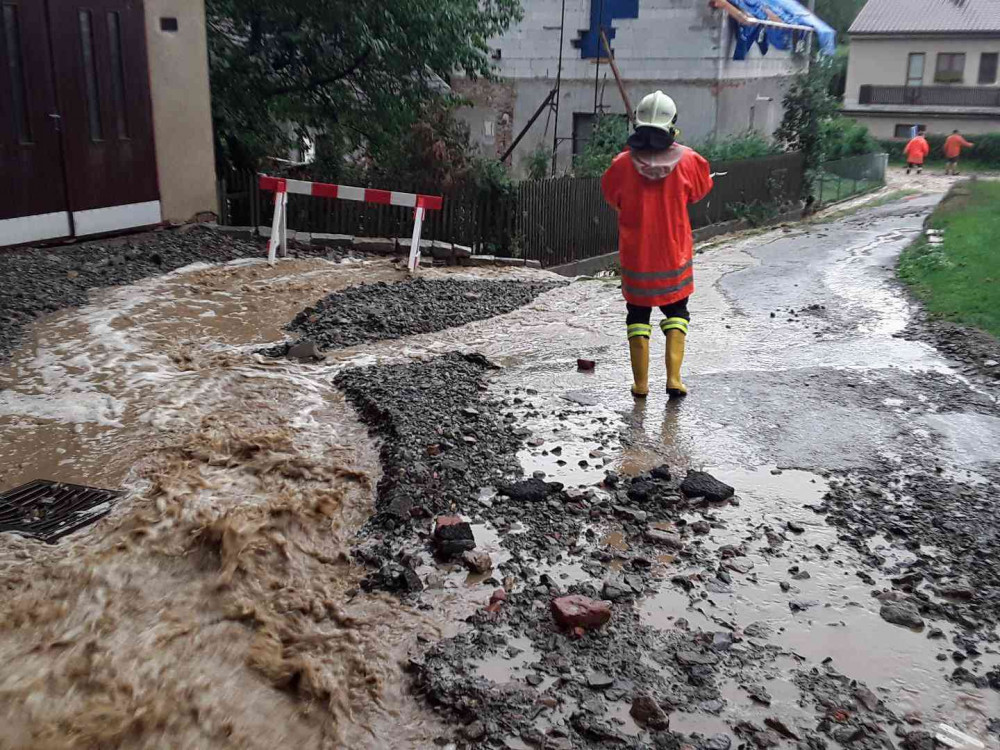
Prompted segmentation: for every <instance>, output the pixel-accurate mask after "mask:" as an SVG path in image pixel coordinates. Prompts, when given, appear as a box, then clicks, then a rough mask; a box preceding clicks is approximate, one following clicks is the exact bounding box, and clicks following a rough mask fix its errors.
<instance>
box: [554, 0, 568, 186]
mask: <svg viewBox="0 0 1000 750" xmlns="http://www.w3.org/2000/svg"><path fill="white" fill-rule="evenodd" d="M565 30H566V0H562V15H560V17H559V66H558V67H557V68H556V99H555V103H554V106H555V109H556V116H555V127H554V128H553V130H552V176H553V177H555V176H556V155H557V151H558V149H559V100H560V99H561V98H562V63H563V32H564V31H565Z"/></svg>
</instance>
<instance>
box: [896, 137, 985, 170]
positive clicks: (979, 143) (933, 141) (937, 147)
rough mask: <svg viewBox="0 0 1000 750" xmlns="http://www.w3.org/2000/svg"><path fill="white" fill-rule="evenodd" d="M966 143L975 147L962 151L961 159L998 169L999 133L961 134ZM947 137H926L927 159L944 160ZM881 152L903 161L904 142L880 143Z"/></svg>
mask: <svg viewBox="0 0 1000 750" xmlns="http://www.w3.org/2000/svg"><path fill="white" fill-rule="evenodd" d="M962 135H963V136H964V137H965V139H966V140H967V141H972V142H973V143H974V144H976V145H975V146H973V147H972V148H966V149H962V158H963V159H970V160H971V161H975V162H979V163H980V164H984V165H986V166H990V167H1000V133H985V134H983V135H970V134H968V133H962ZM947 137H948V135H946V134H940V133H931V134H928V135H927V142H928V143H930V145H931V153H930V156H929V157H928V158H929V159H931V160H932V161H939V160H943V159H944V141H945V139H946V138H947ZM880 143H881V145H882V150H883V151H885V152H886V153H887V154H889V158H890V159H892V160H893V161H903V148H904V147H905V146H906V141H902V140H901V141H896V140H891V141H880Z"/></svg>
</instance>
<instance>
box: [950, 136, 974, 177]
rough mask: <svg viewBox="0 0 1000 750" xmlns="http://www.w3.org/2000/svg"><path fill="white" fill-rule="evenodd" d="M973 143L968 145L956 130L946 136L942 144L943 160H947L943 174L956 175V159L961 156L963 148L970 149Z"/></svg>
mask: <svg viewBox="0 0 1000 750" xmlns="http://www.w3.org/2000/svg"><path fill="white" fill-rule="evenodd" d="M975 145H976V144H975V143H969V142H968V141H967V140H965V139H964V138H963V137H962V134H961V133H959V132H958V131H957V130H956V131H955V132H953V133H952V134H951V135H949V136H948V139H947V140H946V141H945V142H944V158H945V159H947V160H948V163H947V164H945V167H944V173H945V174H953V175H957V174H958V157H960V156H961V155H962V149H963V148H972V147H973V146H975Z"/></svg>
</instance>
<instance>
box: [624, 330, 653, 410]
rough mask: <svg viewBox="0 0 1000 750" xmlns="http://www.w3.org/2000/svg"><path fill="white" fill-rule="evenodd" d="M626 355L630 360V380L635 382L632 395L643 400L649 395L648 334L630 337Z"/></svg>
mask: <svg viewBox="0 0 1000 750" xmlns="http://www.w3.org/2000/svg"><path fill="white" fill-rule="evenodd" d="M646 328H647V329H648V328H649V326H646ZM630 333H631V331H630ZM628 354H629V357H630V358H631V360H632V379H633V380H634V381H635V382H634V384H633V385H632V395H633V396H635V397H636V398H645V397H646V396H647V395H649V334H648V333H647V334H646V335H630V336H629V339H628Z"/></svg>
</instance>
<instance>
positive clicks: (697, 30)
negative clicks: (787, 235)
mask: <svg viewBox="0 0 1000 750" xmlns="http://www.w3.org/2000/svg"><path fill="white" fill-rule="evenodd" d="M590 4H591V0H566V24H565V29H566V32H565V34H564V39H563V68H562V86H561V95H560V100H559V126H558V134H557V135H558V138H559V140H560V145H559V147H558V150H557V153H558V166H557V171H560V172H563V171H567V170H568V169H569V168H570V166H571V163H572V137H573V120H574V118H573V114H574V113H580V114H592V113H593V112H594V90H595V72H596V73H598V82H597V92H598V100H599V102H600V101H603V104H604V111H605V112H611V113H624V112H625V107H624V105H623V104H622V101H621V97H620V96H619V93H618V89H617V86H616V85H615V80H614V76H613V74H612V72H611V70H610V68H609V66H608V65H607V64H602V65H601V66H600V68H599V69H598V68H597V66H596V64H595V62H594V60H591V59H583V58H582V57H581V53H580V50H579V49H577V48H576V47H575V46H573V41H574V40H576V39H577V38H578V36H579V33H578V32H579V30H580V29H586V28H587V27H588V26H589V25H590ZM524 6H525V8H524V11H525V17H524V19H523V20H522V21H521V22H520V23H519V24H517V25H516V26H515V27H514V28H512V29H511V30H510V32H508V33H507V34H505V35H504V36H503V37H502V38H500V39H496V40H494V41H493V42H491V47H492V48H493V49H494V50H496V51H498V54H499V60H498V62H497V73H498V74H499V75H500V76H503V77H504V79H505V82H506V83H505V84H504V85H505V86H507V88H506V90H505V94H504V97H501V99H502V100H503V102H504V104H505V105H506V106H508V107H509V108H508V109H503V110H499V109H497V108H496V103H495V101H493V100H495V99H496V91H493V90H489V91H487V90H484V89H483V87H482V86H481V85H475V86H474V87H470V86H466V85H465V84H463V82H462V81H461V80H459V81H456V82H454V88H455V89H456V90H457V91H458V92H460V93H463V94H465V95H466V96H468V97H469V98H470V99H471V100H472V101H473V102H474V104H473V106H471V107H469V108H467V109H466V110H464V112H463V117H464V119H466V121H467V122H468V123H469V125H470V130H471V134H472V138H473V140H474V142H476V143H478V144H479V145H480V148H481V150H482V152H483V153H484V154H487V155H494V154H497V153H499V152H502V151H503V149H502V148H498V138H499V135H497V136H494V137H493V138H490V137H489V136H487V135H485V134H486V133H487V132H488V131H489V129H490V128H491V127H492V128H493V129H494V131H495V132H496V133H498V134H499V132H500V128H501V126H502V125H506V124H507V123H508V122H509V123H510V124H511V126H512V127H511V130H512V136H516V134H517V133H519V132H520V131H521V129H522V128H523V127H524V125H525V124H526V123H527V121H528V120H529V118H530V117H531V115H532V113H534V111H535V109H536V108H537V107H538V105H539V104H540V103H541V102H542V101H543V100H544V98H545V96H546V94H548V92H549V91H550V90H552V89H553V88H555V85H556V72H557V70H558V66H559V24H560V7H561V4H560V2H559V1H558V0H525V2H524ZM613 27H614V29H615V38H614V39H613V40H612V42H611V45H612V48H613V49H614V52H615V60H616V61H617V63H618V67H619V69H620V71H621V74H622V77H623V78H624V79H625V81H626V83H627V90H628V92H629V96H630V98H631V100H632V104H633V106H634V105H635V104H637V103H638V101H639V99H641V98H642V97H643V96H645V95H646V94H648V93H650V92H651V91H655V90H656V89H662V90H663V91H665V92H666V93H667V94H669V95H670V96H671V97H673V98H674V100H675V101H676V102H677V106H678V112H679V118H678V125H679V127H680V128H681V129H682V131H683V140H684V141H686V142H688V143H694V142H698V141H703V140H705V139H707V138H710V137H724V136H727V135H732V134H737V133H742V132H745V131H746V130H748V129H749V128H750V127H751V124H752V125H753V127H754V128H755V129H756V130H759V131H761V132H763V133H765V134H767V135H770V134H771V133H772V132H773V131H774V129H775V128H776V127H777V125H778V123H779V122H780V121H781V116H782V110H781V98H782V96H783V94H784V90H785V89H786V88H787V85H788V83H789V81H790V80H791V77H792V76H793V75H794V74H795V73H796V72H797V71H798V70H799V69H800V68H801V66H802V65H803V60H802V59H801V57H796V56H793V55H792V54H790V53H788V52H779V51H778V50H775V49H772V50H771V51H770V52H769V53H768V54H767V55H766V56H763V55H761V54H760V52H759V50H758V49H757V48H756V47H754V49H753V50H752V51H751V52H750V54H749V56H748V57H747V59H746V60H740V61H735V60H733V59H732V56H733V49H734V46H735V40H734V39H733V36H732V34H731V32H730V28H729V24H728V21H727V20H726V18H725V17H724V16H723V14H722V13H721V12H720V11H715V10H712V9H710V8H709V7H708V4H707V3H706V2H704V1H703V0H640V2H639V16H638V18H635V19H621V18H616V19H615V20H614V23H613ZM473 88H474V90H473ZM602 91H603V95H602ZM505 118H506V119H505ZM491 121H492V125H491V124H489V123H490V122H491ZM554 132H555V122H554V119H553V118H552V116H551V115H550V114H549V113H548V112H544V113H543V114H542V115H541V117H540V118H539V119H538V120H537V121H536V122H535V125H534V126H533V127H532V129H531V131H529V133H528V134H527V135H526V136H525V138H524V139H523V140H522V141H521V143H520V144H519V145H518V147H517V150H516V151H515V153H514V156H513V164H512V166H513V168H514V173H515V175H517V176H523V175H524V167H523V163H524V160H525V158H526V156H527V155H528V154H530V153H531V152H532V151H533V150H535V149H536V148H537V147H539V146H544V147H545V148H547V149H551V148H552V141H553V134H554ZM504 147H506V142H505V143H504Z"/></svg>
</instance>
